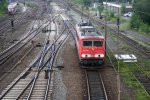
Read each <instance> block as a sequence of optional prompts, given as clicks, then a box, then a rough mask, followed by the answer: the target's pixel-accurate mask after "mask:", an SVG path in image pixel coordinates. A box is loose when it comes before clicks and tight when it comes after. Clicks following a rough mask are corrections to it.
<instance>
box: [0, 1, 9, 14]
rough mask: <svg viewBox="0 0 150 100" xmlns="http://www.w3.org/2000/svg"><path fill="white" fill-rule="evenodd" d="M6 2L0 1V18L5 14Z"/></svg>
mask: <svg viewBox="0 0 150 100" xmlns="http://www.w3.org/2000/svg"><path fill="white" fill-rule="evenodd" d="M7 5H8V2H7V0H1V1H0V16H3V15H4V14H5V13H6V12H7Z"/></svg>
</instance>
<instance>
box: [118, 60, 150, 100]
mask: <svg viewBox="0 0 150 100" xmlns="http://www.w3.org/2000/svg"><path fill="white" fill-rule="evenodd" d="M136 69H137V68H136V67H135V64H133V63H130V64H126V63H124V62H121V61H119V71H120V75H121V76H122V78H123V81H124V83H125V84H127V86H128V87H129V88H132V89H134V90H135V96H136V100H148V99H150V97H149V96H148V95H147V93H146V92H145V90H144V89H143V86H142V85H141V84H140V83H139V82H138V81H137V80H136V79H135V77H134V76H133V74H132V72H133V71H136Z"/></svg>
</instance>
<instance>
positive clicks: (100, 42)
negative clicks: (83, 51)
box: [83, 41, 103, 47]
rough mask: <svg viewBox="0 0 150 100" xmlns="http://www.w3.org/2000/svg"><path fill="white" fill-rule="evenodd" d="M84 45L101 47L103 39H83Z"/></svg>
mask: <svg viewBox="0 0 150 100" xmlns="http://www.w3.org/2000/svg"><path fill="white" fill-rule="evenodd" d="M83 46H85V47H102V46H103V41H83Z"/></svg>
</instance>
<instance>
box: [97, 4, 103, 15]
mask: <svg viewBox="0 0 150 100" xmlns="http://www.w3.org/2000/svg"><path fill="white" fill-rule="evenodd" d="M97 9H98V11H99V13H100V14H101V13H102V11H103V10H104V7H103V6H102V5H99V6H98V7H97Z"/></svg>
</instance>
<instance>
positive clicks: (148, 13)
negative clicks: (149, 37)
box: [133, 0, 150, 25]
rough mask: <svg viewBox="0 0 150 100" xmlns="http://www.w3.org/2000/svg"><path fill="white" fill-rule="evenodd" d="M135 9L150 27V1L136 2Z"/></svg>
mask: <svg viewBox="0 0 150 100" xmlns="http://www.w3.org/2000/svg"><path fill="white" fill-rule="evenodd" d="M133 9H134V12H135V13H136V14H138V15H139V16H140V18H141V19H142V21H143V22H144V23H147V24H149V25H150V1H149V0H134V4H133Z"/></svg>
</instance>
